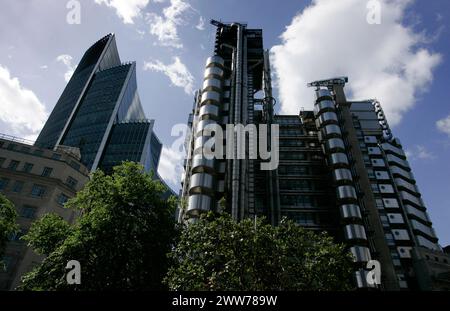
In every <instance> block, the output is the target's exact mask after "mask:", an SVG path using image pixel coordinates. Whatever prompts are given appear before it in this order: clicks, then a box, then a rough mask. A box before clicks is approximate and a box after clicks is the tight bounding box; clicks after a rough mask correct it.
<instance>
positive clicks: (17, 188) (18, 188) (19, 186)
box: [12, 180, 24, 193]
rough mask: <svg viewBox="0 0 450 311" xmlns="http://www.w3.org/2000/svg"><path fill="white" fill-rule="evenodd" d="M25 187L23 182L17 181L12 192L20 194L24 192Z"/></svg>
mask: <svg viewBox="0 0 450 311" xmlns="http://www.w3.org/2000/svg"><path fill="white" fill-rule="evenodd" d="M23 185H24V182H23V181H20V180H17V181H16V182H15V183H14V186H13V188H12V191H13V192H16V193H20V192H21V191H22V189H23Z"/></svg>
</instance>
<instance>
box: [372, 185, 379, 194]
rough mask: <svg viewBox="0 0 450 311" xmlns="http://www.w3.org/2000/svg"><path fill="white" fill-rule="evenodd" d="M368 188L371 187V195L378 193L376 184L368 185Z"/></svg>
mask: <svg viewBox="0 0 450 311" xmlns="http://www.w3.org/2000/svg"><path fill="white" fill-rule="evenodd" d="M370 187H372V192H373V193H378V192H380V191H379V190H378V184H370Z"/></svg>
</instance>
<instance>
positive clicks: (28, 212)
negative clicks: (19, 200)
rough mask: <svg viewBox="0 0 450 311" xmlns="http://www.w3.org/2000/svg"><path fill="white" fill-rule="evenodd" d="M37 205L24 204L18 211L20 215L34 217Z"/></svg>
mask: <svg viewBox="0 0 450 311" xmlns="http://www.w3.org/2000/svg"><path fill="white" fill-rule="evenodd" d="M36 211H37V207H34V206H29V205H24V206H23V207H22V210H21V211H20V217H23V218H28V219H34V218H35V216H36Z"/></svg>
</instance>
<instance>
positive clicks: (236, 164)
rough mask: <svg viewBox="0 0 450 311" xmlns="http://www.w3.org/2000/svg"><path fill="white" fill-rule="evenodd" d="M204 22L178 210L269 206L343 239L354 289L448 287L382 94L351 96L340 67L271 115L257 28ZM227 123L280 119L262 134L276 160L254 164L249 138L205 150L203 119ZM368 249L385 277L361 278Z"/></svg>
mask: <svg viewBox="0 0 450 311" xmlns="http://www.w3.org/2000/svg"><path fill="white" fill-rule="evenodd" d="M212 23H213V25H215V26H216V27H217V31H216V37H215V44H214V51H213V55H212V56H211V57H210V58H208V60H207V61H206V68H205V71H204V81H203V86H202V89H200V90H199V91H198V92H197V95H196V97H195V102H194V106H193V109H192V113H191V114H190V116H189V119H188V125H189V126H190V129H191V132H190V137H189V138H188V139H187V140H186V150H187V152H188V156H187V160H186V161H185V172H184V175H183V178H182V191H181V198H182V199H181V204H180V210H179V221H186V222H195V221H196V219H197V218H198V217H199V215H201V214H202V213H205V212H207V211H213V212H219V211H224V210H225V212H228V213H230V214H231V215H232V217H233V218H234V219H236V220H237V221H239V220H241V219H243V218H247V217H250V218H253V217H254V216H265V217H266V218H267V220H268V222H269V223H271V224H272V225H277V224H278V223H279V221H280V220H281V219H282V218H283V217H287V218H290V219H292V220H294V221H295V222H296V223H297V224H298V225H300V226H303V227H306V228H309V229H311V230H317V231H327V232H328V233H329V234H331V235H332V236H333V237H335V240H336V241H338V242H344V243H345V244H346V245H347V246H348V249H349V251H350V252H351V253H352V254H353V255H354V261H355V263H354V264H355V286H356V287H358V288H361V289H370V288H375V287H376V288H379V289H383V290H413V289H423V290H431V289H447V290H448V289H450V264H449V261H450V257H449V256H448V254H446V253H445V252H444V251H443V249H442V248H441V246H440V245H439V243H438V238H437V236H436V234H435V231H434V229H433V226H432V221H431V219H430V217H429V215H428V213H427V209H426V207H425V204H424V202H423V200H422V196H421V194H420V191H419V189H418V186H417V184H418V183H417V180H416V178H415V177H414V175H413V173H412V170H411V167H410V165H409V163H408V161H407V157H406V155H405V152H404V151H403V148H402V145H401V142H400V140H399V139H398V138H396V137H395V136H394V135H393V134H392V132H391V130H390V128H389V124H388V122H387V120H386V117H385V115H384V112H383V109H382V106H381V104H380V103H379V102H378V101H376V100H361V101H349V100H347V98H346V96H345V92H344V86H345V84H346V83H347V82H348V79H347V78H345V77H342V78H335V79H328V80H323V81H315V82H312V83H310V85H309V86H310V87H312V89H311V92H315V94H316V101H315V102H314V109H313V110H311V111H306V110H303V109H300V107H302V106H304V104H303V103H302V102H301V101H302V99H301V98H299V103H298V107H299V113H298V115H277V114H276V113H275V112H274V105H275V103H276V100H275V98H274V97H273V95H272V86H271V79H270V76H271V75H270V63H269V53H268V51H267V50H264V49H263V36H262V30H261V29H250V28H248V27H247V25H245V24H241V23H232V24H225V23H221V22H217V21H212ZM230 124H232V125H234V126H236V125H244V126H248V125H256V126H259V125H267V128H268V129H270V128H272V127H271V126H272V125H278V130H279V137H278V138H279V139H277V140H275V141H273V140H272V139H271V138H272V137H271V130H268V131H267V132H266V133H259V135H267V137H266V138H267V139H266V141H267V142H268V143H267V144H268V147H269V149H270V148H279V159H278V160H279V164H278V167H277V168H276V169H273V170H262V169H261V164H263V163H265V162H267V161H268V160H266V159H262V158H261V157H258V158H252V157H250V156H249V154H250V153H251V152H252V151H251V149H250V148H249V141H248V140H244V142H243V143H244V144H245V145H244V146H243V147H244V149H245V150H246V157H245V158H239V157H233V158H231V159H230V158H227V157H220V158H213V159H211V158H207V157H205V156H204V154H203V150H204V147H205V145H206V144H210V142H211V137H217V136H215V133H214V131H211V130H210V129H211V126H219V127H221V128H223V129H224V130H225V129H226V128H227V125H230ZM246 135H247V137H249V136H251V135H250V133H246ZM223 136H224V139H223V141H221V142H220V144H221V145H222V144H223V143H224V144H225V145H227V144H230V139H232V140H235V141H234V142H232V143H233V144H234V146H235V145H236V135H234V137H233V135H230V136H229V135H223ZM216 139H217V138H216ZM260 147H261V146H258V148H260ZM371 260H377V261H378V262H379V263H380V265H381V284H373V283H372V284H371V283H370V282H368V281H367V277H366V276H367V269H366V268H367V262H369V261H371Z"/></svg>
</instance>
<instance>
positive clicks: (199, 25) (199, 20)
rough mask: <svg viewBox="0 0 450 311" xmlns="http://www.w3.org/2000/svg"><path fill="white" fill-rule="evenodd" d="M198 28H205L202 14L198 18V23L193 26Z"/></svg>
mask: <svg viewBox="0 0 450 311" xmlns="http://www.w3.org/2000/svg"><path fill="white" fill-rule="evenodd" d="M195 28H197V29H198V30H205V19H204V18H203V16H200V18H199V19H198V24H197V25H196V26H195Z"/></svg>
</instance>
